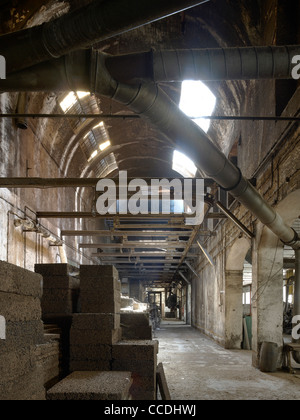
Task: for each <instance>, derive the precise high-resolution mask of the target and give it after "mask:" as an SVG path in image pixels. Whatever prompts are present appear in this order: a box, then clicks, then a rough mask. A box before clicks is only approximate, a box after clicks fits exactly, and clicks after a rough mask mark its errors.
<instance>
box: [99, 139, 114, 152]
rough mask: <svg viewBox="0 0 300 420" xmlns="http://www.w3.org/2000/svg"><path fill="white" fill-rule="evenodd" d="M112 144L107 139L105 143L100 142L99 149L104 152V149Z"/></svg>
mask: <svg viewBox="0 0 300 420" xmlns="http://www.w3.org/2000/svg"><path fill="white" fill-rule="evenodd" d="M110 145H111V143H110V141H109V140H107V141H106V142H105V143H102V144H100V146H99V149H100V150H101V152H103V150H105V149H107V148H108V147H109V146H110Z"/></svg>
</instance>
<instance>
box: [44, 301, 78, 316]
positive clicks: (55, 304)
mask: <svg viewBox="0 0 300 420" xmlns="http://www.w3.org/2000/svg"><path fill="white" fill-rule="evenodd" d="M72 312H73V303H72V301H70V300H67V301H56V300H53V301H51V300H43V301H42V313H43V316H46V315H48V316H49V315H55V314H60V315H71V314H72Z"/></svg>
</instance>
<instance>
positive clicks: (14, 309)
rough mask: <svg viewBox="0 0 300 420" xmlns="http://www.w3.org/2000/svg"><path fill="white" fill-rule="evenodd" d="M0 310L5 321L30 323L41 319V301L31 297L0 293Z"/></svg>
mask: <svg viewBox="0 0 300 420" xmlns="http://www.w3.org/2000/svg"><path fill="white" fill-rule="evenodd" d="M0 308H1V315H2V316H4V317H5V319H6V321H13V322H18V321H32V320H39V319H41V317H42V311H41V301H40V299H39V298H36V297H32V296H21V295H17V294H11V293H4V292H0Z"/></svg>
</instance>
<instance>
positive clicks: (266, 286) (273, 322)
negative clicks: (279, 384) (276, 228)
mask: <svg viewBox="0 0 300 420" xmlns="http://www.w3.org/2000/svg"><path fill="white" fill-rule="evenodd" d="M276 210H277V211H278V213H279V214H280V215H281V217H282V218H283V220H284V222H285V223H287V224H288V225H289V226H292V225H293V223H294V221H295V220H296V219H298V218H299V214H300V190H299V189H298V190H296V191H294V192H292V193H290V194H289V195H288V196H287V197H286V198H285V199H283V200H282V201H281V202H280V203H279V204H278V205H277V207H276ZM258 232H260V233H259V234H258V236H257V241H255V246H257V249H256V252H254V253H253V255H254V256H255V260H254V261H253V324H252V325H253V364H254V366H258V365H259V359H260V349H261V346H262V343H263V342H264V341H270V342H274V343H277V344H278V346H279V347H282V342H283V255H284V246H283V243H282V242H281V241H280V240H279V239H278V237H277V236H275V235H274V234H273V233H272V232H271V231H270V230H269V229H268V228H267V227H266V226H262V225H261V224H259V226H258Z"/></svg>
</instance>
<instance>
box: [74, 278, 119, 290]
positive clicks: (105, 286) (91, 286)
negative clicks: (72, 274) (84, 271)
mask: <svg viewBox="0 0 300 420" xmlns="http://www.w3.org/2000/svg"><path fill="white" fill-rule="evenodd" d="M80 288H81V290H83V291H91V292H92V291H93V290H94V291H95V292H98V293H99V292H105V293H107V294H108V293H109V294H112V293H113V292H114V291H115V292H119V293H120V294H121V282H120V281H119V280H117V279H114V278H113V277H109V278H105V277H104V278H103V277H101V278H93V277H83V276H81V277H80Z"/></svg>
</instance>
